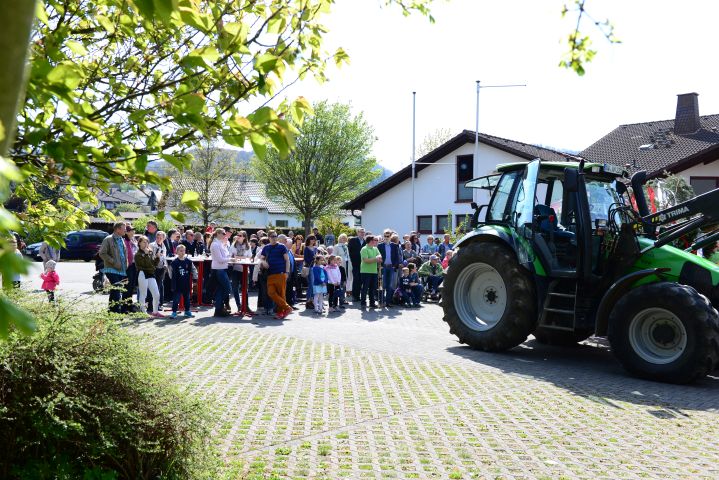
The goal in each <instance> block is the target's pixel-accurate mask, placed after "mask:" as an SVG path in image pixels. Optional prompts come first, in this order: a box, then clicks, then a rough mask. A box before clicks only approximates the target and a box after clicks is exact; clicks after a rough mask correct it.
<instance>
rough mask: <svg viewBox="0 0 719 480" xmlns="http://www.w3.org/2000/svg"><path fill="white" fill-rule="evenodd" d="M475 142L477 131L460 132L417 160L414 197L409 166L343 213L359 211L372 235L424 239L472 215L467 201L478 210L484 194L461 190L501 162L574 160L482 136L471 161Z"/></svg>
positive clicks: (477, 190) (486, 194) (514, 142)
mask: <svg viewBox="0 0 719 480" xmlns="http://www.w3.org/2000/svg"><path fill="white" fill-rule="evenodd" d="M474 140H475V132H473V131H469V130H464V131H462V132H461V133H460V134H459V135H457V136H455V137H454V138H452V139H450V140H448V141H447V142H445V143H444V144H442V145H441V146H439V147H437V148H436V149H434V150H433V151H431V152H430V153H428V154H427V155H425V156H424V157H422V158H420V159H418V160H417V162H416V166H415V172H416V173H415V181H414V195H413V193H412V173H411V172H412V166H411V165H410V166H407V167H405V168H403V169H402V170H400V171H399V172H397V173H395V174H394V175H392V176H391V177H389V178H387V179H386V180H384V181H382V182H380V183H379V184H377V185H375V186H374V187H372V188H370V189H369V190H367V191H366V192H364V193H363V194H362V195H360V196H359V197H357V198H355V199H354V200H352V201H351V202H348V203H347V204H345V205H344V208H346V209H348V210H352V211H353V212H355V214H359V212H360V211H361V218H362V226H363V227H365V229H366V230H367V231H370V232H373V233H379V232H381V231H382V230H383V229H385V228H391V229H393V230H395V231H397V232H399V233H400V234H403V233H407V232H410V231H412V230H416V231H417V232H419V233H420V234H423V235H426V234H430V233H432V234H442V233H444V231H445V230H448V229H454V227H456V226H457V225H459V224H460V223H462V222H463V221H464V220H465V219H467V216H471V215H472V213H473V210H472V208H471V206H470V204H471V202H473V201H474V202H477V204H478V205H482V204H486V203H488V201H489V196H488V192H487V191H486V190H479V189H468V188H466V187H464V184H465V182H467V181H468V180H471V179H472V178H476V177H480V176H483V175H488V174H490V173H492V172H493V171H494V169H495V166H496V165H497V164H500V163H511V162H526V161H529V160H532V159H535V158H541V159H542V160H546V161H567V160H575V159H576V157H574V156H572V155H570V154H567V153H562V152H558V151H555V150H551V149H548V148H543V147H538V146H535V145H529V144H526V143H522V142H517V141H514V140H508V139H506V138H500V137H495V136H492V135H487V134H483V133H480V135H479V152H478V158H477V160H476V162H475V160H474V155H473V153H474ZM413 204H414V208H413V207H412V206H413ZM413 212H414V214H413ZM448 227H449V228H448Z"/></svg>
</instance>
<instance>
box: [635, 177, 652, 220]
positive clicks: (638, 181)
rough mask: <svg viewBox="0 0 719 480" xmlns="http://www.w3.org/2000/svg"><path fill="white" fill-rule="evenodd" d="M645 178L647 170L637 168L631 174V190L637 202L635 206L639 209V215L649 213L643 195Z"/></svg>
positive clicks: (644, 215)
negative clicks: (636, 170) (637, 169)
mask: <svg viewBox="0 0 719 480" xmlns="http://www.w3.org/2000/svg"><path fill="white" fill-rule="evenodd" d="M646 180H647V171H646V170H639V171H638V172H636V173H635V174H634V175H632V190H634V200H635V201H636V202H637V208H638V209H639V215H641V216H642V217H646V216H647V215H649V207H648V206H647V199H646V197H645V196H644V183H645V182H646Z"/></svg>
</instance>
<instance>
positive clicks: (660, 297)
mask: <svg viewBox="0 0 719 480" xmlns="http://www.w3.org/2000/svg"><path fill="white" fill-rule="evenodd" d="M608 333H609V335H608V336H609V343H610V344H611V347H612V351H613V352H614V355H615V356H616V357H617V359H618V360H619V362H620V363H621V364H622V365H623V366H624V368H626V369H627V370H628V371H629V372H630V373H632V374H633V375H636V376H638V377H642V378H646V379H650V380H658V381H661V382H669V383H689V382H692V381H694V380H696V379H698V378H700V377H703V376H705V375H706V374H708V373H709V372H711V371H712V370H713V369H714V367H715V365H716V364H717V359H718V353H719V352H717V348H719V314H718V313H717V311H716V310H715V309H714V307H712V305H711V303H710V302H709V300H708V299H707V298H706V297H705V296H704V295H702V294H700V293H699V292H697V291H696V290H694V289H693V288H692V287H689V286H687V285H681V284H678V283H671V282H660V283H653V284H650V285H642V286H639V287H637V288H634V289H633V290H631V291H630V292H629V293H627V294H626V295H624V296H623V297H622V298H621V299H620V300H619V301H618V302H617V304H616V305H615V306H614V309H613V310H612V313H611V314H610V316H609V332H608Z"/></svg>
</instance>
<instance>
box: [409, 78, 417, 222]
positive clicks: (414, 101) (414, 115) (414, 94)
mask: <svg viewBox="0 0 719 480" xmlns="http://www.w3.org/2000/svg"><path fill="white" fill-rule="evenodd" d="M416 119H417V92H412V221H411V222H410V223H409V225H410V228H409V229H410V231H412V230H416V229H415V228H414V222H415V216H414V172H415V154H416V150H415V131H416V124H417V122H416ZM418 229H419V227H418V228H417V230H418Z"/></svg>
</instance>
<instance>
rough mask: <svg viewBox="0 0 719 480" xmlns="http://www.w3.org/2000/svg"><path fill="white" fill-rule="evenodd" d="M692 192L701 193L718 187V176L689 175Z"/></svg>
mask: <svg viewBox="0 0 719 480" xmlns="http://www.w3.org/2000/svg"><path fill="white" fill-rule="evenodd" d="M689 184H690V185H691V186H692V188H693V189H694V193H695V194H697V195H701V194H702V193H707V192H709V191H711V190H714V189H715V188H717V187H719V177H689Z"/></svg>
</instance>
